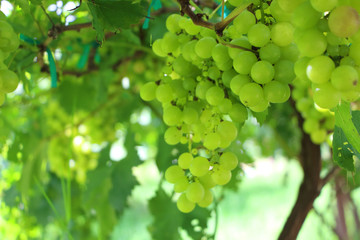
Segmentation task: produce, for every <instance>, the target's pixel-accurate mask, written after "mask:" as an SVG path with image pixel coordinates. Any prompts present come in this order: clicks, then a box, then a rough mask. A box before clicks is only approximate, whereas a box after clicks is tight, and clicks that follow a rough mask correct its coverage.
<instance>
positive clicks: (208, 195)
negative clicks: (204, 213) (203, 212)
mask: <svg viewBox="0 0 360 240" xmlns="http://www.w3.org/2000/svg"><path fill="white" fill-rule="evenodd" d="M213 200H214V196H213V195H212V193H211V191H210V190H209V189H205V194H204V198H203V199H202V200H201V201H200V202H198V203H197V204H198V205H199V206H200V207H203V208H206V207H208V206H209V205H210V204H211V203H212V202H213Z"/></svg>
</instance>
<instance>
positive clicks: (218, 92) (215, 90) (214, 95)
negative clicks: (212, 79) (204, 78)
mask: <svg viewBox="0 0 360 240" xmlns="http://www.w3.org/2000/svg"><path fill="white" fill-rule="evenodd" d="M224 96H225V94H224V90H223V89H222V88H220V87H218V86H214V87H211V88H209V89H208V90H207V91H206V101H207V102H208V103H209V104H210V105H213V106H217V105H219V103H220V100H222V99H224Z"/></svg>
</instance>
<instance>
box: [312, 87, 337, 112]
mask: <svg viewBox="0 0 360 240" xmlns="http://www.w3.org/2000/svg"><path fill="white" fill-rule="evenodd" d="M313 98H314V102H315V103H316V105H318V106H319V107H321V108H326V109H331V108H334V107H336V106H337V105H338V104H339V102H340V99H341V94H340V92H339V91H338V90H336V89H335V88H334V87H333V86H332V84H331V83H330V82H327V83H324V84H319V85H316V87H315V88H314V95H313Z"/></svg>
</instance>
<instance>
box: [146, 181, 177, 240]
mask: <svg viewBox="0 0 360 240" xmlns="http://www.w3.org/2000/svg"><path fill="white" fill-rule="evenodd" d="M148 206H149V210H150V212H151V214H152V215H153V216H154V220H153V222H152V223H151V224H150V225H149V226H148V230H149V232H150V234H151V236H152V238H153V239H154V240H162V239H167V240H177V239H180V236H179V232H178V228H179V226H180V225H181V224H182V221H183V217H182V214H181V213H180V212H179V210H178V209H177V207H176V204H175V203H174V202H172V201H171V197H170V196H168V195H167V194H166V193H165V192H164V190H162V189H161V188H160V189H158V191H157V192H156V196H155V197H153V198H152V199H150V200H149V205H148Z"/></svg>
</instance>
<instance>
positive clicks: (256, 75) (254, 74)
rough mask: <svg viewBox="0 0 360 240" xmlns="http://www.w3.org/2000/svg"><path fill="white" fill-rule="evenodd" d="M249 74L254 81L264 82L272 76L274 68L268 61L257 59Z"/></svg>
mask: <svg viewBox="0 0 360 240" xmlns="http://www.w3.org/2000/svg"><path fill="white" fill-rule="evenodd" d="M250 74H251V78H252V79H253V80H254V81H255V82H257V83H260V84H265V83H268V82H270V81H271V80H272V79H273V78H274V76H275V70H274V67H273V66H272V65H271V63H269V62H268V61H259V62H256V63H255V64H254V65H253V66H252V68H251V73H250Z"/></svg>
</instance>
